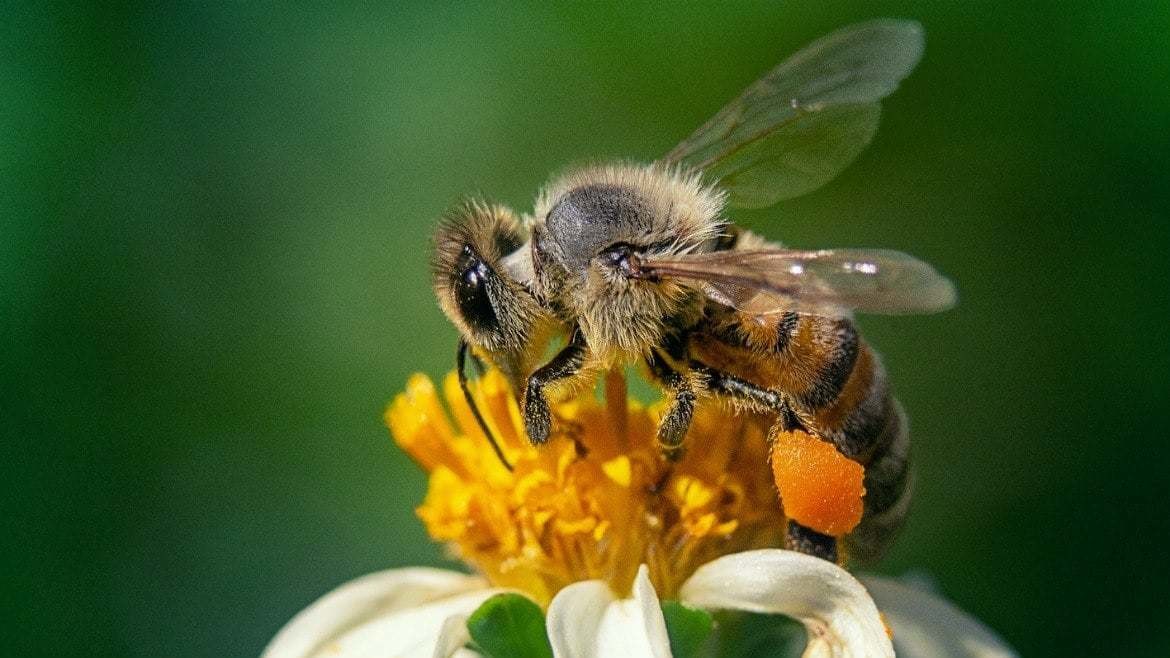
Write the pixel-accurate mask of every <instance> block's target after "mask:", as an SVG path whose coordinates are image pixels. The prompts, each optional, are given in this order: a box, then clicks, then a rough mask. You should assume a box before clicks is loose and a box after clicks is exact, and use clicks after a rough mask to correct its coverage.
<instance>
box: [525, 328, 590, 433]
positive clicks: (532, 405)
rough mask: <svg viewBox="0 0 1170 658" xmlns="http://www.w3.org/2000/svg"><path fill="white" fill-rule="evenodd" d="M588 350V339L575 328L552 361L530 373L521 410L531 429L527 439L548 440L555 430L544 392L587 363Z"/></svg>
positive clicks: (526, 427)
mask: <svg viewBox="0 0 1170 658" xmlns="http://www.w3.org/2000/svg"><path fill="white" fill-rule="evenodd" d="M587 353H588V347H587V346H586V345H585V338H584V337H583V336H582V335H581V332H580V331H574V332H573V337H572V338H571V339H570V340H569V344H568V345H565V347H564V348H563V349H562V350H561V351H560V352H557V355H556V356H554V357H553V358H552V360H551V361H549V362H548V363H546V364H544V365H543V366H541V367H539V368H537V369H536V372H534V373H532V374H531V375H529V377H528V384H527V386H525V387H524V399H523V400H522V409H523V411H524V429H525V430H526V431H527V432H528V440H529V442H531V443H532V444H533V445H540V444H542V443H545V442H546V441H548V437H549V434H550V433H551V432H552V413H551V412H550V411H549V408H548V398H546V397H545V394H544V389H545V387H546V386H548V385H549V384H552V383H555V382H557V381H560V380H562V379H567V378H569V377H572V376H573V375H575V374H577V372H578V371H580V370H581V366H582V365H583V364H584V363H585V356H586V354H587Z"/></svg>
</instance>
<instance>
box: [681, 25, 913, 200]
mask: <svg viewBox="0 0 1170 658" xmlns="http://www.w3.org/2000/svg"><path fill="white" fill-rule="evenodd" d="M922 46H923V36H922V26H921V25H919V24H918V23H916V22H914V21H904V20H893V19H879V20H874V21H868V22H865V23H858V24H855V25H850V26H847V27H844V28H842V29H840V30H837V31H836V32H833V33H831V34H829V35H827V36H824V37H822V38H820V39H818V40H816V41H814V42H813V43H811V44H809V45H808V46H807V47H805V48H804V49H803V50H801V51H800V52H798V53H796V54H795V55H793V56H791V57H789V58H788V59H787V60H785V61H784V62H783V63H781V64H780V65H779V66H777V67H776V68H774V69H772V70H771V71H770V72H769V73H768V74H767V75H765V76H764V77H763V78H761V79H760V80H758V81H756V82H755V83H754V84H752V85H751V86H750V87H748V88H747V89H745V90H744V92H743V93H742V94H740V95H739V97H738V98H736V99H735V100H733V101H731V102H730V103H728V104H727V106H726V107H724V108H723V109H722V110H720V111H719V113H718V114H716V115H715V116H714V117H712V118H711V120H710V121H708V122H707V123H705V124H703V126H701V127H700V128H699V129H698V130H696V131H695V132H694V133H692V134H691V136H690V137H688V138H686V139H685V140H683V142H682V143H681V144H679V145H678V146H676V147H675V148H674V150H672V151H671V152H670V153H668V154H667V155H666V157H665V158H663V161H664V162H665V163H667V164H672V165H674V164H681V165H684V166H687V167H691V168H695V169H701V170H703V171H704V173H705V175H706V176H707V177H708V178H710V179H711V180H712V181H718V182H719V184H720V185H721V186H722V187H723V188H725V189H726V190H727V192H728V201H729V203H731V205H734V206H741V207H747V208H762V207H765V206H770V205H772V204H774V203H776V202H777V201H780V200H782V199H788V198H791V197H795V196H799V195H801V194H804V193H806V192H811V191H812V190H814V189H816V188H818V187H820V186H821V185H824V184H825V183H827V182H829V180H831V179H832V178H833V177H834V176H836V175H837V174H838V173H839V172H840V171H841V170H843V169H844V168H845V167H847V166H848V165H849V164H850V163H851V162H853V160H854V159H856V158H857V156H858V155H859V154H860V153H861V151H862V149H864V148H865V147H866V145H868V144H869V142H870V140H871V139H872V138H873V135H874V132H875V131H876V130H877V125H878V118H879V116H880V114H881V107H880V105H879V101H880V100H881V99H882V98H885V97H886V96H888V95H889V94H890V93H892V92H893V91H894V89H896V88H897V86H898V83H899V82H901V80H902V79H903V78H905V77H906V76H907V75H909V74H910V71H911V70H913V69H914V66H915V65H916V64H917V63H918V60H919V58H920V57H921V56H922Z"/></svg>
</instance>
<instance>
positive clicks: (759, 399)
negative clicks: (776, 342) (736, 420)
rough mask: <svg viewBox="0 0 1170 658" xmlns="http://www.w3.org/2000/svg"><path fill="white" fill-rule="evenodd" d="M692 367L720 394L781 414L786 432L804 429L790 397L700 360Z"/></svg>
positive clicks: (711, 388)
mask: <svg viewBox="0 0 1170 658" xmlns="http://www.w3.org/2000/svg"><path fill="white" fill-rule="evenodd" d="M691 369H692V370H693V371H694V372H696V373H698V374H699V375H701V376H702V377H703V378H704V379H706V382H707V387H708V388H709V389H710V390H711V391H712V392H713V393H717V394H719V395H724V396H727V397H729V398H733V399H735V400H739V401H741V402H746V403H748V404H749V405H751V406H752V407H754V408H756V409H759V410H760V411H765V412H767V411H771V412H774V413H776V414H777V415H778V416H779V419H778V420H779V423H780V428H781V429H782V430H784V431H786V432H791V431H792V430H797V429H803V425H802V424H801V422H800V418H799V417H798V416H797V415H796V412H794V411H793V410H792V405H791V404H789V402H788V398H786V397H785V396H783V395H781V394H780V393H778V392H776V391H773V390H771V389H768V388H764V387H763V386H757V385H756V384H753V383H751V382H749V381H747V380H745V379H740V378H739V377H736V376H735V375H731V374H728V373H726V372H723V371H722V370H717V369H715V368H712V367H711V366H708V365H704V364H702V363H699V362H698V361H691Z"/></svg>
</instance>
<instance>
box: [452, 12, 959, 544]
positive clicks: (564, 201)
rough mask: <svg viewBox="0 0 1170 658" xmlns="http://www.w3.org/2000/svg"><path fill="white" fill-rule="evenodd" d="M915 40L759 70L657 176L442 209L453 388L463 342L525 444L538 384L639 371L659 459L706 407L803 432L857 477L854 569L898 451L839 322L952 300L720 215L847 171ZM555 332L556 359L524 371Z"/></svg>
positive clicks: (909, 274)
mask: <svg viewBox="0 0 1170 658" xmlns="http://www.w3.org/2000/svg"><path fill="white" fill-rule="evenodd" d="M922 44H923V38H922V30H921V27H920V26H919V25H918V24H917V23H913V22H908V21H899V20H889V19H884V20H875V21H870V22H866V23H861V24H857V25H853V26H850V27H846V28H843V29H841V30H838V31H836V32H833V33H831V34H829V35H827V36H825V37H823V38H821V39H819V40H817V41H815V42H814V43H812V44H810V45H809V46H807V47H806V48H804V49H803V50H801V51H799V52H797V53H796V54H795V55H793V56H792V57H790V58H789V59H788V60H786V61H785V62H783V63H781V64H780V65H779V66H777V67H776V68H774V69H773V70H772V71H771V72H769V73H768V74H767V75H765V76H764V77H763V78H761V79H760V80H759V81H757V82H755V83H754V84H752V85H751V86H750V87H748V88H747V89H746V90H745V91H744V92H743V93H742V94H741V95H740V96H739V97H737V98H736V99H735V100H733V101H732V102H731V103H729V104H728V105H727V106H726V107H724V108H723V109H722V110H720V111H719V112H718V113H717V114H716V115H715V116H714V117H713V118H712V119H711V120H709V121H708V122H707V123H706V124H704V125H703V126H701V127H700V128H698V129H697V130H696V131H695V132H694V133H693V134H692V135H690V136H689V137H688V138H686V139H685V140H683V141H682V142H681V143H680V144H679V145H678V146H677V147H675V148H674V149H673V150H672V151H670V153H668V154H667V155H666V156H665V157H663V158H662V159H661V160H659V161H658V162H655V163H652V164H649V165H638V164H631V163H617V164H609V165H599V166H588V167H583V168H579V169H575V170H572V171H570V172H568V173H566V174H564V175H562V176H560V177H558V178H556V179H555V180H553V181H552V182H551V183H550V184H549V185H547V186H546V187H545V188H544V190H543V191H542V192H541V193H540V195H539V196H538V198H537V200H536V202H535V204H534V210H533V213H532V215H531V216H527V217H518V216H517V215H516V214H515V213H513V212H512V211H511V210H509V209H507V208H503V207H501V206H495V205H489V204H486V203H482V202H468V203H465V204H464V205H462V206H460V207H459V208H457V209H456V210H455V211H454V212H453V213H451V215H450V216H449V217H448V219H447V221H445V222H444V223H443V224H442V226H441V228H440V229H439V231H438V234H437V236H436V249H435V257H434V261H433V265H434V268H433V273H434V281H433V282H434V287H435V291H436V294H437V296H438V298H439V301H440V305H441V306H442V308H443V310H444V311H445V312H446V314H447V315H448V317H450V319H451V320H452V321H453V322H454V324H455V325H456V326H457V327H458V328H459V329H460V333H461V334H462V339H461V341H460V347H459V351H458V357H457V366H458V370H459V373H460V382H461V384H462V385H463V386H464V391H465V393H466V391H467V386H466V375H465V374H464V370H465V362H466V356H467V353H468V351H469V348H470V347H472V346H474V347H475V348H477V350H478V351H479V352H480V353H482V354H484V355H485V356H486V357H487V358H489V359H490V360H492V361H493V362H494V363H495V364H496V365H497V366H499V367H500V368H501V369H502V370H503V371H504V372H505V373H506V374H507V375H508V376H509V377H510V378H511V380H512V382H513V385H514V386H515V390H517V391H519V392H520V400H521V403H522V409H523V416H524V422H525V428H526V430H527V432H528V437H529V439H530V440H531V441H532V442H533V443H534V444H540V443H543V442H545V441H546V440H547V439H548V437H549V434H550V432H551V431H552V418H551V415H550V413H549V406H548V403H547V390H548V389H549V388H550V387H562V386H573V385H575V384H579V383H582V382H585V381H590V380H591V378H592V376H593V375H595V374H597V372H598V371H600V370H602V369H608V368H614V367H619V366H621V365H623V364H627V363H636V362H641V363H644V364H645V365H646V366H647V368H648V371H649V372H650V373H651V375H652V376H653V378H654V379H655V380H656V381H657V382H658V383H659V384H660V385H661V387H662V388H663V390H664V391H665V392H666V393H667V395H668V396H669V399H670V402H669V404H668V407H667V411H666V412H665V414H664V416H663V418H662V421H661V423H660V426H659V428H658V440H659V442H660V443H661V444H662V446H663V448H664V451H665V453H666V454H667V455H668V456H670V455H673V454H677V452H678V450H679V449H680V448H681V446H682V445H683V439H684V437H685V435H686V433H687V429H688V428H689V426H690V423H691V418H692V414H693V411H694V408H695V404H696V402H697V401H698V400H699V399H700V398H701V397H702V396H704V395H708V394H710V395H715V396H718V397H721V398H724V399H727V400H731V401H733V402H735V403H736V404H740V405H743V406H747V407H749V408H752V409H756V410H766V411H767V412H768V413H770V414H772V416H773V417H774V418H775V426H774V428H773V432H772V435H773V436H776V435H778V434H779V433H781V432H795V431H804V432H807V433H809V434H811V435H813V436H815V437H817V438H820V439H822V440H824V441H827V442H830V443H831V444H832V445H833V446H835V447H836V449H837V451H839V452H840V453H841V454H842V455H844V456H845V457H847V458H849V459H851V460H854V461H856V462H858V463H860V464H861V465H862V466H863V467H864V468H865V471H864V486H865V498H864V514H863V517H862V519H861V522H860V524H859V525H857V527H856V528H855V529H853V530H852V531H851V532H850V533H849V534H848V535H847V536H846V537H845V539H846V540H847V541H848V542H849V544H848V545H849V550H850V552H851V554H852V555H854V556H855V557H858V558H860V559H862V560H865V559H872V558H876V557H877V556H878V555H880V553H881V551H882V549H883V548H884V547H885V545H886V544H887V543H888V541H889V540H890V539H891V538H892V537H893V535H894V533H895V531H896V529H897V528H898V527H899V525H900V523H901V521H902V519H903V517H904V516H905V512H906V506H907V504H908V501H909V498H910V488H911V487H910V474H909V461H908V445H909V444H908V436H907V432H906V422H905V418H904V415H903V413H902V410H901V407H900V406H899V404H898V402H897V401H896V400H895V399H894V397H893V396H892V394H891V391H890V386H889V384H888V382H887V379H886V373H885V369H884V368H883V366H882V364H881V361H880V359H879V358H878V356H877V355H876V354H875V353H874V352H873V350H871V349H870V348H869V346H868V345H867V344H866V343H865V341H864V340H863V339H862V338H861V336H860V335H859V334H858V331H857V328H856V326H855V325H854V323H853V321H852V315H851V313H852V312H854V311H858V312H866V313H895V314H901V313H930V312H936V311H940V310H943V309H946V308H948V307H950V306H951V305H952V304H953V303H954V300H955V291H954V287H953V286H952V284H951V283H950V282H949V281H948V280H947V279H946V278H945V277H943V276H941V275H940V274H939V273H938V272H936V271H935V270H934V269H933V268H932V267H931V266H930V265H928V264H926V263H924V262H922V261H919V260H917V259H915V258H913V257H911V256H909V255H906V254H903V253H900V252H896V251H888V250H880V249H828V250H811V251H806V250H794V249H789V248H785V247H784V246H782V245H780V244H778V243H774V242H768V241H766V240H764V239H763V238H761V237H760V236H758V235H755V234H753V233H751V232H749V231H746V230H743V229H740V228H738V227H736V226H734V225H732V224H731V223H729V222H728V220H727V219H726V218H725V214H724V211H725V209H726V207H727V206H729V205H730V206H738V207H765V206H769V205H772V204H774V203H776V202H777V201H780V200H782V199H786V198H790V197H794V196H797V195H800V194H804V193H806V192H809V191H812V190H814V189H816V188H817V187H819V186H821V185H822V184H824V183H826V182H827V181H829V180H830V179H832V178H833V177H834V176H835V175H836V174H837V173H839V172H840V171H841V170H842V169H844V168H845V167H846V166H847V165H848V164H850V163H851V162H852V161H853V160H854V159H855V158H856V157H857V155H858V154H859V153H860V152H861V150H862V149H863V148H864V147H865V146H866V145H867V144H868V143H869V141H870V140H871V138H872V136H873V134H874V132H875V130H876V128H877V124H878V117H879V114H880V105H879V102H880V100H881V99H882V98H884V97H885V96H887V95H888V94H890V93H891V92H892V91H893V90H894V89H895V88H896V87H897V85H898V83H899V82H900V81H901V80H902V79H903V78H905V77H906V76H907V75H908V74H909V73H910V71H911V70H912V69H913V68H914V66H915V65H916V64H917V62H918V60H919V57H920V55H921V52H922ZM556 336H561V337H563V338H564V339H565V345H564V347H563V348H561V349H560V351H559V352H557V353H556V355H555V356H553V357H552V359H551V360H549V361H548V362H547V363H541V357H542V355H543V354H544V352H545V350H546V349H547V346H548V345H549V341H550V340H551V339H552V338H553V337H556ZM468 401H469V403H471V404H472V407H473V410H474V402H473V401H472V400H471V397H470V395H468ZM475 413H476V416H477V418H479V415H478V411H476V412H475ZM480 425H481V426H482V427H483V429H484V432H485V434H486V435H487V436H488V437H489V440H492V441H493V445H494V439H492V437H491V433H490V430H489V429H488V427H487V425H486V423H484V422H483V421H482V419H480ZM496 449H497V454H499V456H500V458H501V460H502V461H504V463H505V464H507V460H506V458H505V456H504V454H503V452H502V451H500V450H499V448H498V446H497V447H496ZM841 539H842V537H839V536H833V535H830V534H826V533H824V532H821V531H819V530H817V529H815V528H811V527H807V526H804V525H802V524H801V523H799V522H797V521H795V520H790V521H789V528H788V545H789V546H790V547H791V548H794V549H796V550H801V551H804V552H808V553H811V554H814V555H819V556H821V557H825V558H826V559H836V558H837V551H838V542H839V540H841Z"/></svg>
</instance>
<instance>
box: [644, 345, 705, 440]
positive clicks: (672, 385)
mask: <svg viewBox="0 0 1170 658" xmlns="http://www.w3.org/2000/svg"><path fill="white" fill-rule="evenodd" d="M646 365H647V366H649V368H650V372H651V373H653V374H654V376H655V377H657V378H658V379H659V380H660V381H661V382H662V384H663V385H664V386H666V388H668V389H670V391H671V392H672V393H673V394H674V399H673V400H672V401H671V403H670V409H668V410H667V411H666V415H664V416H663V417H662V421H661V422H660V423H659V424H658V445H660V446H662V450H663V454H665V455H666V458H667V459H669V460H671V461H677V460H678V459H679V458H681V457H682V448H681V446H682V442H683V439H684V438H686V436H687V430H688V429H690V427H691V418H692V417H693V416H694V413H695V388H694V386H693V385H692V382H691V379H690V378H689V377H687V376H686V375H684V374H682V373H679V372H678V371H676V370H675V369H673V368H671V367H670V365H668V364H667V362H666V359H665V358H664V357H663V356H662V355H661V354H659V353H658V351H657V350H655V351H652V352H651V353H650V356H649V357H647V359H646Z"/></svg>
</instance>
